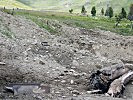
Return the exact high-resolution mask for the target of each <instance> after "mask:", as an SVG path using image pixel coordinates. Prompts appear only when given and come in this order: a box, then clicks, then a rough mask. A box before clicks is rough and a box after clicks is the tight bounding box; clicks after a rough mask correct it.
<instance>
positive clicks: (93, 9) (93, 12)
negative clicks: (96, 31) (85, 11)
mask: <svg viewBox="0 0 133 100" xmlns="http://www.w3.org/2000/svg"><path fill="white" fill-rule="evenodd" d="M91 14H92V16H96V7H95V6H93V7H92V10H91Z"/></svg>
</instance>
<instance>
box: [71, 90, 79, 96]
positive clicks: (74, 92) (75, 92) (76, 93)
mask: <svg viewBox="0 0 133 100" xmlns="http://www.w3.org/2000/svg"><path fill="white" fill-rule="evenodd" d="M72 93H73V94H75V95H79V94H80V93H79V91H78V90H73V91H72Z"/></svg>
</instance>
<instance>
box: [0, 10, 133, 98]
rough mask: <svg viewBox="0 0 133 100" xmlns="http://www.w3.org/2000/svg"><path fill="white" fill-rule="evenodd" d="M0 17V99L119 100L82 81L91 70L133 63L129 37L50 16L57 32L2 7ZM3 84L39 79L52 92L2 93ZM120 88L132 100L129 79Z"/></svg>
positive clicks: (132, 93)
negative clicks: (96, 92)
mask: <svg viewBox="0 0 133 100" xmlns="http://www.w3.org/2000/svg"><path fill="white" fill-rule="evenodd" d="M0 21H1V22H0V29H1V30H0V62H4V63H5V65H0V80H1V81H0V84H1V85H0V98H1V99H5V98H7V99H19V100H20V99H29V100H31V99H35V100H36V99H39V100H45V99H54V100H56V99H57V100H62V99H66V100H73V99H74V100H77V99H79V100H88V99H89V100H98V99H99V98H100V99H101V100H103V99H105V100H122V99H123V98H110V97H106V96H104V95H90V94H88V93H87V90H86V89H87V81H88V77H89V74H90V72H91V71H92V70H95V69H98V68H102V67H106V66H111V65H113V64H117V63H131V64H132V63H133V52H132V50H133V37H124V36H120V35H116V34H115V33H111V32H107V31H101V30H98V29H96V30H86V29H79V28H73V27H69V26H67V25H64V24H62V23H60V22H58V21H53V22H52V23H56V24H57V25H60V28H59V29H58V30H59V31H60V32H61V33H62V34H61V35H58V36H56V35H51V34H50V33H48V32H47V31H46V30H44V29H40V28H39V27H38V26H37V25H36V24H34V23H33V22H31V21H29V20H27V19H25V18H22V17H21V16H17V17H14V16H11V15H8V14H5V13H3V12H0ZM55 27H56V26H55ZM9 33H10V34H11V35H9ZM5 34H6V35H7V36H6V35H5ZM8 83H43V84H46V85H48V86H50V87H51V93H50V94H39V95H34V96H33V97H32V96H29V95H21V96H20V95H17V96H13V94H10V93H4V92H3V87H4V86H5V85H6V84H8ZM125 91H126V92H125V93H124V98H127V99H128V100H130V99H131V100H132V99H133V85H132V84H131V83H129V85H128V86H127V88H126V90H125ZM100 99H99V100H100Z"/></svg>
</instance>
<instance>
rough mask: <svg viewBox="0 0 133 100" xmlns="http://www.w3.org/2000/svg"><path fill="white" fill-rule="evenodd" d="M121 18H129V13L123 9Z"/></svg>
mask: <svg viewBox="0 0 133 100" xmlns="http://www.w3.org/2000/svg"><path fill="white" fill-rule="evenodd" d="M121 17H122V18H126V17H127V13H126V11H125V9H124V8H122V9H121Z"/></svg>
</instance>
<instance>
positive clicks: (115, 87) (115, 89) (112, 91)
mask: <svg viewBox="0 0 133 100" xmlns="http://www.w3.org/2000/svg"><path fill="white" fill-rule="evenodd" d="M132 78H133V71H129V72H128V73H125V74H124V75H122V76H121V77H120V78H118V79H115V80H114V81H113V82H112V83H111V85H110V87H109V90H108V92H107V95H111V96H112V97H120V96H121V95H122V94H123V90H124V88H125V85H126V84H127V83H128V82H129V81H130V80H131V79H132Z"/></svg>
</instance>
